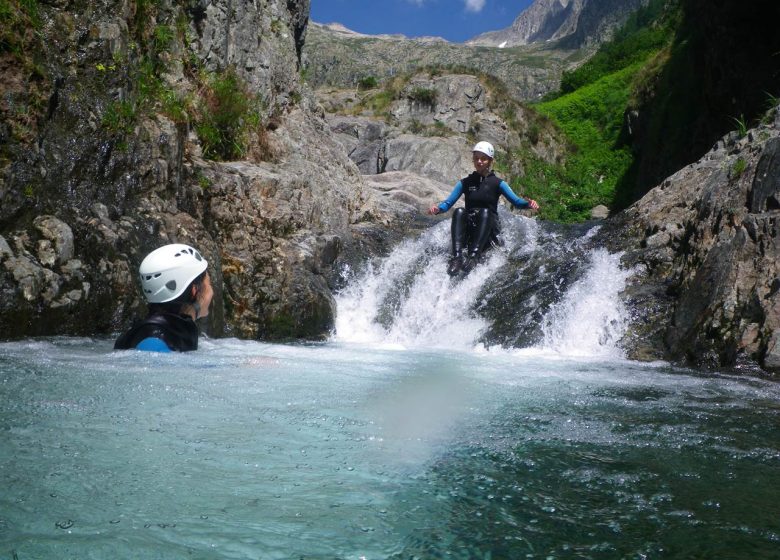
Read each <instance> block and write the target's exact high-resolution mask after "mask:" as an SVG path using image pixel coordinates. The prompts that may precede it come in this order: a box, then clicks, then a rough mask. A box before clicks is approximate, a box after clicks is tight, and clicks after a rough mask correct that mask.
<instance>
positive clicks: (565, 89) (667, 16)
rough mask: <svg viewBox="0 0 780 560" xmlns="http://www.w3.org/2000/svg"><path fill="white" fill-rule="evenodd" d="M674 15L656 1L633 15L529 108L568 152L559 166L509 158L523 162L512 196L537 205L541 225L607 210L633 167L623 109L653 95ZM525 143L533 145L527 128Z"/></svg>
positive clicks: (525, 153) (534, 136) (526, 153)
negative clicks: (603, 207)
mask: <svg viewBox="0 0 780 560" xmlns="http://www.w3.org/2000/svg"><path fill="white" fill-rule="evenodd" d="M677 21H678V18H677V10H676V9H673V8H669V7H668V6H667V5H666V3H665V2H663V1H662V0H652V1H651V2H650V4H649V5H648V6H647V7H645V8H643V9H640V10H639V11H638V12H637V13H636V14H635V15H634V16H633V17H632V18H631V19H630V20H629V21H628V22H627V23H626V25H625V26H624V27H623V28H622V29H621V30H619V31H618V32H617V33H616V36H615V39H614V40H613V41H612V42H609V43H605V44H604V45H602V47H601V48H600V49H599V51H598V52H597V53H596V55H594V56H593V57H592V58H591V59H590V60H589V61H588V62H586V63H585V64H583V65H582V66H581V67H579V68H578V69H576V70H574V71H572V72H567V73H565V74H564V76H563V78H562V82H561V90H560V91H559V92H556V93H555V94H553V95H549V96H547V97H546V98H545V100H544V101H542V102H541V103H538V104H535V105H533V106H532V108H533V109H535V110H536V111H537V112H538V113H539V114H541V115H543V116H545V117H547V118H549V119H550V120H551V121H552V122H553V123H554V124H555V125H556V126H557V128H558V129H559V130H560V131H561V132H562V133H563V134H564V135H565V137H566V138H567V140H568V142H569V143H570V149H569V151H568V154H567V155H566V156H565V158H564V160H563V161H562V162H561V163H559V164H552V163H548V162H546V161H544V160H542V159H541V158H539V157H538V156H536V155H534V154H533V153H532V152H531V151H530V150H528V149H523V150H521V152H520V153H517V154H514V155H515V156H516V157H518V158H519V159H520V160H521V161H522V162H523V167H524V171H523V175H522V177H517V178H511V179H512V180H513V181H514V183H513V184H516V185H517V188H518V190H519V191H521V192H523V193H524V194H525V195H527V196H530V197H533V198H535V199H537V200H538V201H539V203H540V205H541V210H542V212H541V215H542V217H544V218H546V219H551V220H557V221H563V222H576V221H582V220H586V219H588V218H589V217H590V210H591V208H593V207H594V206H596V205H599V204H604V205H606V206H614V200H615V193H616V188H617V185H618V184H619V183H620V182H621V181H622V180H623V178H624V177H625V176H626V174H627V173H629V170H630V168H631V166H632V163H633V158H634V156H633V154H632V152H631V150H630V148H629V147H628V146H627V145H625V143H624V142H623V140H622V137H621V135H622V130H623V121H624V114H625V112H626V109H627V108H628V107H630V106H632V105H633V104H634V103H636V100H637V99H639V98H641V97H642V96H645V95H649V94H650V92H651V91H654V81H655V80H656V76H657V75H658V73H659V71H660V68H661V67H663V65H664V63H665V61H666V60H667V59H668V46H669V44H670V42H671V40H672V38H673V35H674V29H675V25H677ZM527 137H528V139H529V141H531V142H532V143H536V142H538V141H539V131H538V130H537V129H536V127H534V126H529V128H528V131H527Z"/></svg>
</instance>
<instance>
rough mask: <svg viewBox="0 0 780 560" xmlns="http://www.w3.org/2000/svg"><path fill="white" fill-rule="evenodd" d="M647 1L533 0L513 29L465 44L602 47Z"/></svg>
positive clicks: (482, 36)
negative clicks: (539, 44)
mask: <svg viewBox="0 0 780 560" xmlns="http://www.w3.org/2000/svg"><path fill="white" fill-rule="evenodd" d="M644 4H647V0H536V1H535V2H534V3H533V4H531V5H530V6H529V7H528V8H526V9H525V10H524V11H523V12H522V13H521V14H520V15H519V16H518V17H517V19H515V21H514V22H513V23H512V25H511V26H510V27H508V28H506V29H501V30H499V31H490V32H487V33H483V34H481V35H478V36H476V37H474V38H473V39H470V40H469V41H467V42H466V44H468V45H475V46H488V47H502V48H506V47H516V46H520V45H528V44H531V43H543V42H547V41H556V40H562V41H563V42H564V43H565V44H566V45H567V46H568V47H570V48H582V47H585V46H588V45H594V44H598V43H602V42H604V41H605V40H607V39H609V37H610V36H611V32H612V31H614V30H615V29H616V28H617V27H619V26H620V25H621V24H622V23H623V22H625V20H626V18H627V17H628V16H629V15H630V14H631V13H632V12H633V11H635V10H636V9H637V8H639V7H640V6H642V5H644Z"/></svg>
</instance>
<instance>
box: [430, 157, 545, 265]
mask: <svg viewBox="0 0 780 560" xmlns="http://www.w3.org/2000/svg"><path fill="white" fill-rule="evenodd" d="M493 154H494V150H493V145H492V144H491V143H490V142H478V143H477V145H476V146H474V149H473V150H472V160H473V162H474V172H473V173H472V174H471V175H469V176H468V177H464V178H463V179H461V180H460V181H458V183H457V184H456V185H455V188H454V189H453V190H452V193H450V196H448V197H447V200H445V201H444V202H440V203H439V204H434V205H433V206H431V207H430V208H429V209H428V213H429V214H439V213H441V212H446V211H447V210H449V209H450V208H452V205H453V204H455V203H456V202H457V201H458V199H459V198H460V195H463V196H464V197H465V201H466V207H465V209H464V208H458V209H456V210H455V212H453V214H452V227H451V231H452V257H451V258H450V262H449V265H448V267H447V273H448V274H449V275H450V276H455V275H456V274H458V273H459V272H461V271H462V272H464V273H468V272H469V271H470V270H471V269H472V268H474V266H475V265H476V264H477V263H478V262H479V260H480V258H481V256H482V254H483V253H484V252H485V250H486V249H487V248H488V244H489V243H490V242H491V241H492V242H493V243H496V244H498V234H499V232H500V229H499V222H498V198H499V197H500V196H501V195H504V197H505V198H506V199H507V200H509V201H510V202H511V203H512V204H513V205H514V206H515V207H517V208H531V209H532V210H538V209H539V205H538V204H537V203H536V201H535V200H531V199H528V200H525V199H524V198H520V197H519V196H517V195H516V194H515V193H514V191H513V190H512V187H510V186H509V185H508V184H507V183H506V181H502V180H501V179H500V178H499V177H497V176H496V174H495V173H493V170H492V169H491V167H492V165H493ZM464 250H466V251H467V253H466V254H464Z"/></svg>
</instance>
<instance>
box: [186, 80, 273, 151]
mask: <svg viewBox="0 0 780 560" xmlns="http://www.w3.org/2000/svg"><path fill="white" fill-rule="evenodd" d="M259 123H260V113H259V104H258V102H257V100H256V98H255V96H254V95H252V94H251V93H250V92H249V90H248V88H247V87H246V85H245V84H244V82H243V81H242V80H241V79H240V78H239V77H238V75H237V74H236V72H235V70H234V69H233V68H229V69H228V70H226V71H225V72H223V73H220V74H215V75H213V76H212V77H211V80H210V83H209V84H208V85H207V87H206V89H205V91H204V94H203V98H202V100H201V107H200V118H199V119H198V122H197V123H196V124H195V130H196V131H197V133H198V137H199V138H200V140H201V143H202V145H203V155H204V156H206V157H209V158H213V159H220V160H233V159H238V158H240V157H242V156H243V155H244V154H245V153H246V150H247V147H248V139H249V138H248V135H249V130H250V128H252V127H257V126H258V125H259Z"/></svg>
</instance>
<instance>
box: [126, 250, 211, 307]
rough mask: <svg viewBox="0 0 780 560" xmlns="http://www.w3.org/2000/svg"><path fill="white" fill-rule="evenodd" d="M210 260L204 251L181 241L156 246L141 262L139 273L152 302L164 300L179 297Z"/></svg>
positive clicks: (148, 298) (146, 294)
mask: <svg viewBox="0 0 780 560" xmlns="http://www.w3.org/2000/svg"><path fill="white" fill-rule="evenodd" d="M208 265H209V263H208V262H207V261H206V259H204V258H203V257H202V256H201V254H200V253H199V252H198V251H197V250H196V249H193V248H192V247H190V246H189V245H183V244H181V243H172V244H170V245H165V246H163V247H160V248H159V249H155V250H154V251H152V252H151V253H149V254H148V255H146V258H145V259H144V260H143V262H141V266H140V267H139V269H138V272H139V273H140V275H141V287H142V288H143V291H144V296H146V300H147V301H148V302H149V303H165V302H167V301H172V300H174V299H176V298H177V297H179V296H180V295H181V294H182V293H183V292H184V290H186V289H187V286H189V285H190V284H191V283H192V281H193V280H195V278H197V277H198V276H200V274H201V273H202V272H203V271H204V270H206V268H207V267H208Z"/></svg>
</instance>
